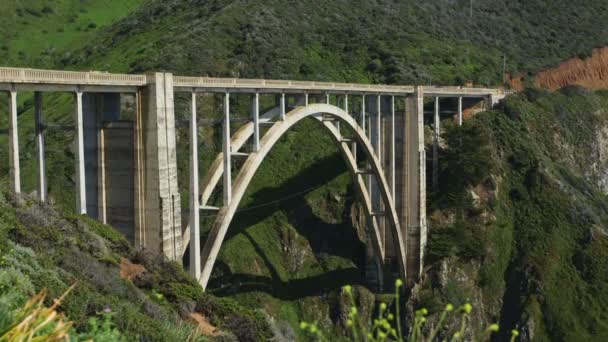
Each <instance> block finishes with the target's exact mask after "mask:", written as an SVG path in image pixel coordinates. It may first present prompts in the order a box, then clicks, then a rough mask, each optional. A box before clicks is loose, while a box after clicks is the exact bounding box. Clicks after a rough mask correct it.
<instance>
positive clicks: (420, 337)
mask: <svg viewBox="0 0 608 342" xmlns="http://www.w3.org/2000/svg"><path fill="white" fill-rule="evenodd" d="M402 286H403V282H402V281H401V280H400V279H397V281H395V314H393V313H391V312H390V311H389V309H388V305H387V304H386V303H380V306H379V311H378V317H377V318H376V319H374V321H373V322H372V325H371V328H370V329H367V328H366V325H364V324H361V320H360V317H359V315H358V310H357V307H356V306H355V305H354V299H353V294H352V287H351V286H350V285H346V286H344V287H342V291H343V293H344V294H346V296H347V297H348V300H349V301H350V305H351V307H350V311H349V314H348V319H347V321H346V326H347V327H348V328H349V329H350V338H351V339H352V341H365V342H368V341H369V342H385V341H397V342H406V341H407V342H431V341H436V340H439V337H440V336H441V338H442V339H441V341H446V342H447V341H448V340H449V341H451V342H456V341H464V336H465V331H466V328H467V327H468V322H469V319H470V314H471V311H472V310H473V306H472V305H471V304H469V303H466V304H464V305H462V306H461V307H459V308H457V310H456V308H454V306H453V305H452V304H447V305H446V306H445V308H444V309H443V311H442V312H441V315H440V316H439V321H438V322H437V324H436V325H435V326H434V327H433V328H432V329H430V331H429V330H428V329H427V330H424V329H423V328H424V325H425V323H426V322H427V315H428V310H427V309H425V308H422V309H420V310H417V311H416V312H415V315H414V324H413V325H412V326H411V328H410V331H409V333H408V334H407V336H404V332H403V327H402V326H401V322H402V320H401V313H400V310H399V293H400V292H401V287H402ZM458 320H460V324H459V325H458V326H459V329H458V330H456V331H453V332H449V331H447V330H448V329H449V328H448V327H449V324H448V323H450V322H452V323H453V322H454V321H458ZM300 329H302V330H304V331H306V332H307V333H309V334H310V335H311V337H313V338H314V339H316V340H318V341H329V340H328V339H327V337H326V336H325V334H324V333H323V332H322V331H321V330H320V329H319V327H318V326H317V324H316V323H308V322H302V323H300ZM499 329H500V327H499V325H498V324H496V323H494V324H490V326H488V327H487V328H486V329H485V330H484V332H483V333H482V335H481V336H479V337H477V338H475V340H476V341H488V340H489V339H490V336H491V335H492V334H493V333H495V332H498V331H499ZM442 330H445V331H444V332H443V333H442V334H440V333H441V331H442ZM518 335H519V332H518V331H517V330H511V342H514V341H515V339H516V338H517V336H518Z"/></svg>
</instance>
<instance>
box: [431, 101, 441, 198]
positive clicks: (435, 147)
mask: <svg viewBox="0 0 608 342" xmlns="http://www.w3.org/2000/svg"><path fill="white" fill-rule="evenodd" d="M434 118H435V119H434V124H433V189H434V190H435V191H437V189H438V187H439V134H440V131H439V130H440V127H439V125H440V118H439V97H438V96H436V97H435V116H434Z"/></svg>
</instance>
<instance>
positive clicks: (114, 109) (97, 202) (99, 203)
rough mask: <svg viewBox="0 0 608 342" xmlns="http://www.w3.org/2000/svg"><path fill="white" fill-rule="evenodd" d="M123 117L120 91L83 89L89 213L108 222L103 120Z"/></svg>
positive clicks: (86, 184)
mask: <svg viewBox="0 0 608 342" xmlns="http://www.w3.org/2000/svg"><path fill="white" fill-rule="evenodd" d="M119 118H120V94H118V93H108V94H104V93H84V94H83V95H82V125H83V148H84V168H85V193H86V208H87V210H86V212H87V215H89V216H91V217H93V218H96V219H98V220H100V221H101V222H103V223H107V219H106V215H105V214H106V212H105V209H106V206H105V202H106V201H105V195H106V194H105V180H106V177H105V175H104V174H103V173H102V172H100V166H101V165H102V164H103V161H104V154H105V152H106V148H105V147H104V146H103V142H104V135H103V131H102V123H103V122H106V121H115V120H118V119H119Z"/></svg>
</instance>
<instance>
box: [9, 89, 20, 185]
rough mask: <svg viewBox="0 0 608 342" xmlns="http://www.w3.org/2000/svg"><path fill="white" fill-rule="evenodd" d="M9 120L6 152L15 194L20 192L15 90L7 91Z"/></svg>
mask: <svg viewBox="0 0 608 342" xmlns="http://www.w3.org/2000/svg"><path fill="white" fill-rule="evenodd" d="M8 106H9V120H8V152H9V168H10V182H11V187H12V189H13V191H14V192H15V193H16V194H20V193H21V168H20V166H19V129H18V123H17V122H18V113H17V91H16V90H15V89H12V90H11V91H10V92H9V104H8Z"/></svg>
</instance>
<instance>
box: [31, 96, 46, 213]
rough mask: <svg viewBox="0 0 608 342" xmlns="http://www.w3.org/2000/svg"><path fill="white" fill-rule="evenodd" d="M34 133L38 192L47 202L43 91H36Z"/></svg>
mask: <svg viewBox="0 0 608 342" xmlns="http://www.w3.org/2000/svg"><path fill="white" fill-rule="evenodd" d="M34 134H35V141H36V158H37V162H38V163H37V164H38V165H37V166H38V175H37V176H38V177H37V180H38V181H37V194H38V200H39V201H40V202H46V192H47V189H46V159H45V155H44V127H43V120H42V93H41V92H39V91H37V92H35V93H34Z"/></svg>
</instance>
